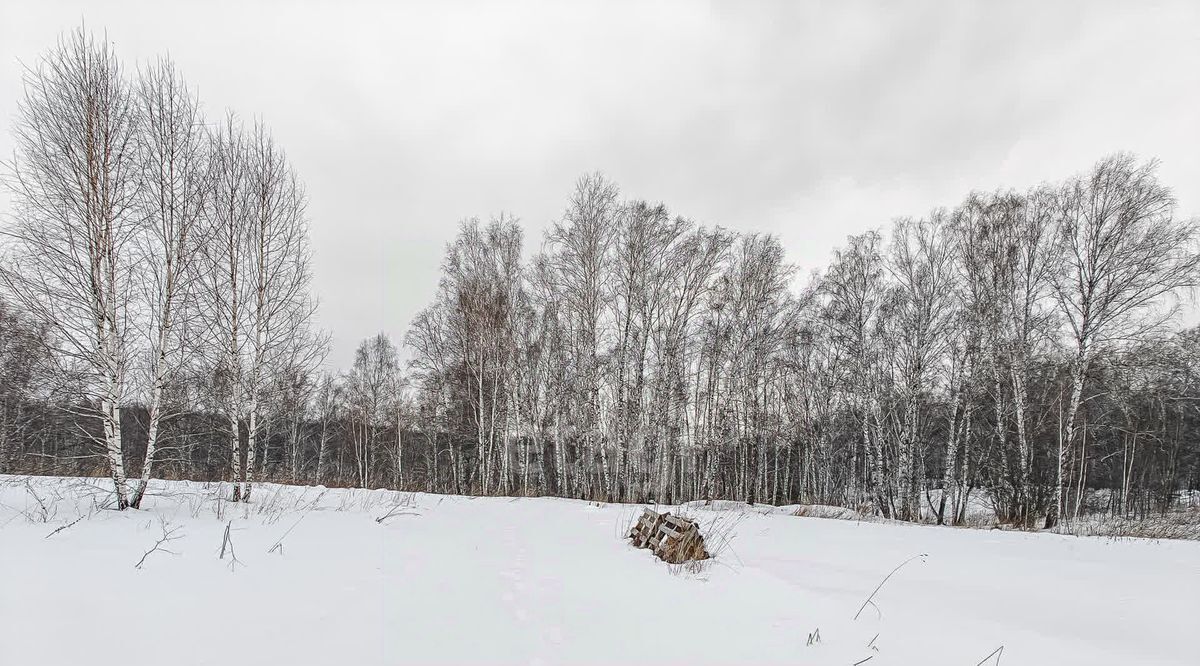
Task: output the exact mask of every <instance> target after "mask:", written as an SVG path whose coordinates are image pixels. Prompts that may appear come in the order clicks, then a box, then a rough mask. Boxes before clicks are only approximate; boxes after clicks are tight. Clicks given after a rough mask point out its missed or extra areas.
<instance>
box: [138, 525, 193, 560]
mask: <svg viewBox="0 0 1200 666" xmlns="http://www.w3.org/2000/svg"><path fill="white" fill-rule="evenodd" d="M167 524H168V523H167V521H166V519H164V518H159V527H160V528H161V529H162V536H161V537H159V539H158V541H155V542H154V546H153V547H151V548H150V550H148V551H146V552H145V553H143V554H142V559H140V560H138V562H137V564H135V565H133V568H134V569H141V568H142V565H143V564H145V563H146V558H147V557H150V554H151V553H154V552H156V551H162V552H164V553H167V554H169V555H177V554H178V553H176V552H175V551H173V550H167V549H166V548H163V545H164V544H168V543H171V542H172V541H174V540H176V539H180V538H182V537H183V535H182V534H177V533H178V532H179V530H180V529H181V528H180V527H178V526H176V527H170V528H168V527H167Z"/></svg>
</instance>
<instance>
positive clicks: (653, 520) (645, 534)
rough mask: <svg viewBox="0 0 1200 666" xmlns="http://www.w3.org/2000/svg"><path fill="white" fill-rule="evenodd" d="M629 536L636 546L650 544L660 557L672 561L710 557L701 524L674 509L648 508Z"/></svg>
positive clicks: (647, 545) (647, 546)
mask: <svg viewBox="0 0 1200 666" xmlns="http://www.w3.org/2000/svg"><path fill="white" fill-rule="evenodd" d="M629 538H630V540H632V542H633V546H634V547H635V548H649V549H650V550H651V551H653V552H654V554H655V555H656V556H658V559H660V560H662V561H664V562H669V563H671V564H682V563H684V562H691V561H693V560H707V559H708V558H709V557H710V556H709V554H708V550H706V549H705V547H704V537H703V536H701V534H700V527H699V526H698V525H696V523H694V522H692V521H690V520H688V519H687V518H682V517H680V516H674V515H671V514H670V513H658V512H655V511H651V510H650V509H646V510H645V511H644V512H643V513H642V517H641V518H639V519H638V522H637V524H636V525H634V526H633V529H631V530H630V531H629Z"/></svg>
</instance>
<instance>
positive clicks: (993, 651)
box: [975, 645, 1004, 666]
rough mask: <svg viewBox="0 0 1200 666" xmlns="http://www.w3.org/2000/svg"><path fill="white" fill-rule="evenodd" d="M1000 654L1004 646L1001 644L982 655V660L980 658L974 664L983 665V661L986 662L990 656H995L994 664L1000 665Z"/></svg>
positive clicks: (976, 665) (1002, 652)
mask: <svg viewBox="0 0 1200 666" xmlns="http://www.w3.org/2000/svg"><path fill="white" fill-rule="evenodd" d="M1002 654H1004V646H1003V645H1001V646H1000V647H998V648H996V649H995V650H992V653H991V654H989V655H988V656H986V657H984V658H983V660H981V661H980V662H979V663H978V664H975V666H983V665H984V663H986V662H987V660H988V659H991V658H992V657H995V658H996V666H1000V655H1002Z"/></svg>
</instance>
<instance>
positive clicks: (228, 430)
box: [0, 31, 1200, 527]
mask: <svg viewBox="0 0 1200 666" xmlns="http://www.w3.org/2000/svg"><path fill="white" fill-rule="evenodd" d="M12 132H13V135H14V137H15V139H16V143H17V146H18V150H17V153H16V155H15V157H14V158H13V160H12V161H11V162H9V163H6V164H5V165H4V166H5V169H4V172H3V173H4V183H5V185H6V186H7V187H8V188H9V191H10V193H11V196H12V200H13V207H12V209H11V210H10V211H8V212H7V214H6V215H5V219H4V223H3V228H2V233H3V238H2V241H3V251H4V263H3V267H2V268H0V292H2V297H3V303H2V304H0V375H2V376H0V472H7V473H23V474H24V473H29V474H95V475H104V476H109V477H111V478H112V480H113V487H114V489H115V492H114V506H116V507H119V508H125V507H126V506H131V507H137V506H138V504H139V502H140V499H141V497H142V493H143V492H144V490H145V488H146V482H147V480H148V479H149V478H151V476H153V477H167V478H191V479H202V480H226V481H232V482H233V484H232V488H233V490H232V492H233V494H234V499H249V498H250V497H251V496H252V492H253V483H254V481H255V480H264V479H265V480H271V481H280V482H294V483H306V484H316V483H319V484H324V485H346V486H361V487H389V488H401V489H412V490H426V491H432V492H445V493H464V494H500V495H535V494H553V495H561V496H569V497H581V498H589V499H596V500H608V501H628V502H644V501H648V500H655V501H659V502H663V503H673V502H680V501H685V500H692V499H716V498H725V499H736V500H745V501H749V502H762V503H771V504H784V503H805V504H833V505H841V506H847V507H851V508H854V509H857V510H860V511H863V512H866V513H878V514H881V515H883V516H886V517H891V518H897V519H902V520H936V521H937V522H946V523H956V522H961V521H962V520H963V519H964V515H965V509H966V506H967V504H968V498H972V497H974V498H984V499H986V500H988V501H990V502H991V504H992V505H993V506H994V507H995V509H996V511H997V513H998V515H999V516H1000V517H1001V518H1002V519H1003V520H1004V521H1006V522H1010V523H1013V524H1019V525H1025V526H1031V527H1032V526H1037V527H1041V526H1043V525H1044V526H1054V525H1055V524H1056V523H1057V522H1059V521H1060V520H1068V519H1071V518H1073V517H1075V516H1078V515H1080V514H1081V513H1095V512H1104V513H1108V514H1112V515H1120V516H1127V517H1139V516H1146V515H1148V514H1152V513H1157V512H1163V511H1168V510H1170V509H1172V508H1173V507H1175V506H1176V505H1177V503H1178V502H1179V501H1180V499H1181V497H1184V496H1187V497H1192V496H1193V495H1191V493H1192V492H1194V491H1196V490H1198V489H1200V440H1198V436H1197V433H1198V432H1200V431H1198V427H1200V385H1197V379H1198V378H1200V330H1198V329H1191V328H1186V327H1184V325H1183V322H1184V321H1186V319H1187V317H1184V316H1181V311H1182V314H1185V315H1186V313H1188V312H1191V311H1193V310H1194V307H1193V306H1192V305H1191V300H1190V299H1191V289H1192V288H1193V287H1195V286H1196V285H1197V282H1198V281H1200V254H1198V246H1197V240H1198V238H1197V224H1196V222H1195V221H1194V220H1192V219H1190V218H1186V217H1184V216H1182V215H1180V214H1179V212H1178V211H1176V206H1175V200H1174V198H1173V196H1172V192H1171V189H1170V188H1169V187H1168V186H1167V185H1166V184H1164V183H1162V182H1160V180H1159V178H1158V176H1157V172H1156V162H1155V161H1154V160H1152V159H1148V160H1146V159H1139V158H1137V157H1135V156H1132V155H1128V154H1116V155H1112V156H1109V157H1105V158H1103V159H1101V160H1100V161H1099V162H1098V163H1096V164H1095V165H1093V166H1092V167H1090V168H1086V165H1080V166H1081V167H1083V168H1085V170H1083V171H1081V172H1080V173H1079V174H1077V175H1069V174H1064V178H1063V180H1061V181H1059V182H1054V183H1044V184H1040V185H1037V186H1035V187H1032V188H1029V189H1023V190H1015V189H999V190H995V191H980V192H971V193H966V194H965V196H964V198H963V200H962V202H961V203H960V204H958V205H956V206H954V207H953V208H937V209H934V210H932V211H930V212H929V213H928V214H927V215H925V216H923V217H919V218H899V219H896V220H894V221H893V222H891V224H890V225H889V226H888V227H887V228H886V230H884V231H870V232H867V233H864V234H861V235H857V236H851V237H849V238H848V239H846V241H845V242H844V243H843V244H842V245H841V247H840V248H839V249H838V250H837V251H836V252H834V254H833V256H832V257H831V258H830V261H829V264H828V266H826V267H824V268H822V269H820V270H810V269H811V267H804V268H805V271H803V272H802V271H801V270H800V267H797V266H795V265H793V264H792V263H790V262H789V261H788V259H787V257H786V256H785V252H784V249H783V246H782V245H781V243H780V241H779V239H778V238H776V237H774V236H771V235H765V234H756V233H741V232H737V231H733V230H729V229H725V228H722V227H719V226H706V225H703V224H699V223H696V222H694V221H692V220H690V219H687V218H684V217H680V216H677V215H675V214H673V213H672V212H671V211H670V210H669V209H668V208H667V207H666V206H665V205H664V204H660V203H654V202H647V201H639V200H631V199H628V198H626V197H624V196H623V195H622V194H621V192H620V190H619V189H618V187H617V186H616V184H614V183H612V182H611V181H609V180H607V179H606V178H605V177H604V176H601V175H599V174H590V175H586V176H584V177H582V178H580V179H579V180H578V182H577V185H576V187H575V189H574V191H573V192H571V193H570V195H569V198H568V199H567V200H566V201H565V210H564V212H563V214H562V216H561V219H559V220H558V221H556V222H555V223H554V224H553V225H552V227H551V228H550V229H549V231H548V232H547V233H546V234H545V237H544V238H541V239H532V241H531V240H530V239H526V238H525V234H524V232H523V230H522V227H521V225H520V223H519V222H518V221H517V220H516V219H515V218H512V217H509V216H498V217H495V218H493V219H490V220H488V221H483V220H477V219H472V220H466V221H464V222H462V223H461V224H460V227H459V231H458V235H457V238H456V239H455V240H454V242H452V243H451V244H450V245H448V246H447V247H446V248H445V256H444V260H443V263H442V275H441V280H440V282H439V284H438V288H437V291H436V295H435V297H434V300H433V302H432V303H431V304H429V306H428V307H427V308H425V309H424V310H423V311H422V312H421V313H420V314H419V315H418V316H417V317H416V318H415V319H414V320H413V321H412V323H411V325H410V327H409V330H408V331H407V332H405V333H404V334H403V336H397V337H396V338H395V339H394V340H393V339H392V338H391V337H389V336H388V335H387V334H384V333H381V334H380V335H378V336H376V337H373V338H371V339H368V340H365V341H363V342H362V343H361V344H360V345H359V347H358V350H357V353H356V355H355V359H354V363H353V366H352V367H351V368H349V369H347V370H345V371H344V372H334V371H329V370H327V369H325V366H326V364H325V362H324V359H325V355H326V350H327V348H328V344H329V339H328V336H327V334H325V333H322V332H320V331H316V330H314V328H313V324H312V318H313V314H314V312H315V309H316V301H315V299H314V297H313V296H312V294H311V293H310V291H311V287H310V283H311V269H310V263H311V262H310V255H311V249H310V247H309V243H308V236H307V233H308V232H307V225H308V219H307V214H306V197H305V191H304V186H303V184H302V183H301V181H300V179H299V177H298V176H297V174H296V172H295V170H294V169H293V168H292V167H291V165H290V164H289V162H288V160H287V157H286V154H285V152H284V151H283V149H282V147H281V146H279V145H278V144H277V143H276V142H275V141H274V140H273V139H272V137H271V134H270V131H269V129H268V128H267V127H266V126H265V125H264V124H263V123H261V122H253V123H250V124H249V125H247V124H245V123H243V122H241V121H240V120H239V119H238V117H237V116H236V115H235V114H233V113H232V112H230V113H226V114H223V115H222V116H221V117H220V118H219V119H216V120H214V119H211V118H205V117H204V114H203V111H202V107H201V104H200V102H199V100H198V99H197V96H196V94H195V92H194V91H193V90H192V89H191V88H189V87H188V86H187V84H186V83H185V82H184V80H183V78H182V77H181V75H180V74H179V72H178V71H177V70H176V69H175V67H174V66H173V65H172V64H171V62H170V61H169V60H166V59H163V60H159V61H156V62H154V63H148V64H143V65H141V66H140V67H138V68H137V69H136V71H133V72H131V71H130V70H128V69H127V68H126V67H124V66H123V64H122V63H121V61H120V60H119V58H118V57H117V56H116V54H115V53H114V52H113V50H112V47H111V45H110V44H109V43H107V42H106V41H105V40H102V39H97V38H95V37H93V36H91V35H89V34H88V33H86V32H84V31H77V32H75V33H73V34H71V35H69V36H67V37H65V38H64V39H63V40H62V41H61V42H60V43H59V45H58V46H57V47H55V48H54V49H52V50H51V51H49V52H48V53H47V54H45V55H44V56H43V57H42V58H41V59H40V60H38V61H37V62H36V63H35V64H33V65H31V66H30V67H29V69H28V70H27V72H26V78H25V95H24V99H23V101H22V103H21V106H20V111H19V114H18V116H17V118H16V119H15V120H14V123H13V126H12ZM399 222H400V223H403V221H399ZM880 222H883V221H880ZM821 223H822V222H821V220H796V221H795V224H796V225H797V228H803V227H804V226H806V225H819V224H821ZM527 244H530V245H536V246H537V247H538V248H540V249H538V250H537V251H532V250H531V249H530V248H528V247H527ZM397 288H402V287H400V286H398V287H397ZM398 344H400V345H404V346H406V347H407V350H406V353H405V354H403V355H402V354H401V353H400V351H399V350H398V348H397V345H398ZM402 356H404V357H407V358H411V361H409V362H407V363H403V364H402V363H401V361H400V359H401V357H402Z"/></svg>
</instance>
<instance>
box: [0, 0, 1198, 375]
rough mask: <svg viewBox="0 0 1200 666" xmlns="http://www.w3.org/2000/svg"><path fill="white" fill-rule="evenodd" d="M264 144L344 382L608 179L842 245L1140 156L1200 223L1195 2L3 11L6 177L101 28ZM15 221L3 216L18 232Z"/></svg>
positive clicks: (802, 247)
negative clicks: (52, 61) (984, 196)
mask: <svg viewBox="0 0 1200 666" xmlns="http://www.w3.org/2000/svg"><path fill="white" fill-rule="evenodd" d="M81 20H83V21H86V23H87V24H88V25H89V26H90V27H93V28H96V29H98V30H100V29H103V30H107V32H108V36H109V38H110V39H111V40H112V41H113V42H114V43H115V44H116V47H117V50H118V52H119V53H120V54H122V55H123V56H124V57H125V59H126V60H127V61H128V62H129V63H130V64H134V63H136V62H137V61H138V60H141V59H146V58H150V57H153V56H154V55H156V54H162V53H166V52H170V55H171V56H172V57H174V59H175V60H176V61H177V63H178V64H179V66H180V68H181V69H182V71H183V73H184V75H185V76H186V77H187V79H188V81H189V83H190V84H191V85H192V86H193V87H195V88H197V89H199V92H200V96H201V99H202V100H203V102H204V105H205V108H206V110H207V111H208V113H209V114H210V115H211V116H218V115H220V114H221V113H222V111H223V110H224V109H225V108H232V109H235V110H236V111H238V112H239V113H241V114H242V115H244V116H261V117H262V118H264V119H265V120H266V121H267V123H268V124H269V125H270V127H271V128H272V130H273V132H274V134H275V135H276V137H277V139H278V140H279V141H280V143H281V144H282V145H283V146H284V147H285V148H286V150H287V151H288V153H289V155H290V157H291V159H292V162H293V163H294V165H295V166H296V168H297V170H298V171H299V172H300V174H301V176H302V178H303V179H304V181H305V182H306V184H307V187H308V193H309V197H310V206H309V215H310V218H311V225H312V243H313V248H314V254H315V262H316V265H315V270H316V290H317V292H318V294H319V296H320V298H321V302H322V306H321V313H320V323H321V325H322V326H323V327H325V328H327V329H329V330H331V331H332V333H333V335H334V351H333V354H332V356H331V358H330V364H331V365H333V366H341V367H344V366H345V365H347V364H348V363H349V361H350V360H351V358H352V355H353V349H354V346H355V345H356V344H357V342H358V340H359V339H361V338H363V337H365V336H368V335H371V334H374V333H376V332H378V331H381V330H382V331H385V332H387V333H388V334H390V335H391V336H392V337H393V338H394V339H395V340H396V341H397V342H399V341H400V340H401V339H402V337H403V334H404V330H405V328H406V326H407V325H408V322H409V321H410V319H411V318H412V317H413V315H414V314H415V313H416V312H417V311H418V310H419V309H420V308H421V307H423V306H424V305H425V304H426V303H428V302H429V300H430V298H431V296H432V294H433V290H434V288H435V286H436V284H437V280H438V266H439V262H440V260H441V255H442V251H443V248H444V246H445V244H446V243H447V242H448V241H449V240H450V239H451V238H452V237H453V235H454V233H455V227H456V224H457V222H458V221H459V220H461V219H463V218H466V217H471V216H479V217H481V218H486V217H488V216H489V215H492V214H495V213H499V212H501V211H505V212H509V213H512V214H514V215H516V216H518V217H519V218H521V220H522V221H523V222H524V224H525V228H526V231H527V236H526V244H527V247H532V248H536V247H537V246H539V245H540V244H541V238H542V233H543V231H544V230H545V228H546V227H547V226H548V224H549V223H550V222H551V221H552V220H554V219H557V218H558V217H560V216H561V214H562V211H563V209H564V207H565V205H566V201H567V197H568V195H569V193H570V190H571V188H572V185H573V183H574V181H575V180H576V179H577V178H578V177H579V176H580V175H581V174H583V173H584V172H588V171H595V170H599V171H602V172H604V173H605V174H607V175H608V176H609V177H610V178H611V179H613V180H614V181H616V182H617V184H618V185H620V187H621V188H622V190H623V192H624V193H625V194H626V196H628V197H637V198H645V199H650V200H653V201H662V202H664V203H666V204H667V205H668V206H669V207H670V208H671V209H672V211H673V212H674V213H678V214H681V215H685V216H688V217H691V218H693V219H695V220H697V221H698V222H701V223H705V224H720V225H723V226H726V227H730V228H733V229H738V230H742V231H762V232H770V233H774V234H777V235H778V236H779V237H780V239H781V240H782V242H783V243H784V245H785V246H786V247H787V249H788V251H789V254H790V259H791V260H792V261H793V262H795V263H797V264H799V266H800V267H801V270H802V271H804V272H808V271H810V270H812V269H814V268H819V267H821V266H823V265H824V264H825V263H826V262H827V260H828V257H829V255H830V252H831V251H832V250H833V249H834V248H835V247H837V246H839V245H840V244H841V242H842V240H843V239H844V238H845V236H846V235H847V234H850V233H858V232H861V231H864V230H866V229H870V228H880V227H883V226H885V225H886V224H888V222H889V220H891V219H892V218H893V217H896V216H901V215H920V214H923V213H925V212H927V211H928V210H929V209H931V208H933V207H935V206H944V205H945V206H948V205H953V204H955V203H956V202H958V201H960V200H961V199H962V197H963V195H965V194H966V193H967V192H968V191H969V190H971V189H994V188H997V187H1021V188H1024V187H1026V186H1029V185H1032V184H1035V183H1038V182H1040V181H1043V180H1047V179H1055V180H1057V179H1060V178H1062V177H1064V176H1067V175H1070V174H1072V173H1075V172H1078V171H1081V170H1084V169H1086V168H1088V167H1089V166H1090V165H1091V164H1092V163H1093V162H1094V161H1095V160H1096V159H1098V158H1099V157H1101V156H1102V155H1104V154H1106V153H1109V152H1112V151H1116V150H1129V151H1134V152H1136V153H1138V154H1141V155H1143V156H1156V157H1158V158H1160V159H1161V160H1162V167H1161V171H1160V173H1161V176H1162V178H1163V180H1164V181H1165V182H1167V183H1168V184H1169V185H1171V186H1173V187H1174V188H1175V191H1176V194H1177V196H1178V199H1179V203H1180V213H1181V214H1185V215H1194V214H1197V213H1200V2H1195V1H1194V0H1193V1H1190V2H1178V3H1165V2H1163V3H1156V2H1126V3H1121V4H1120V5H1118V4H1106V3H1099V2H1078V3H1069V2H1054V3H1043V2H1033V3H1012V2H1004V3H999V2H979V3H971V2H962V1H954V2H943V3H917V2H876V3H865V2H864V3H849V2H803V3H801V2H779V3H766V2H763V3H750V2H727V3H719V4H718V3H714V4H711V5H710V4H706V3H702V2H696V1H692V2H680V3H673V2H648V3H647V2H642V3H629V4H628V5H626V4H624V3H613V2H596V3H572V2H547V3H544V4H542V3H537V4H512V3H496V2H489V3H478V4H476V3H452V2H436V3H435V2H428V3H399V2H389V3H379V4H377V5H376V4H368V3H362V4H356V3H353V2H346V1H342V2H330V3H301V2H263V3H253V2H235V3H228V4H223V3H216V2H204V3H196V4H195V5H193V6H191V7H190V8H189V7H184V6H182V4H181V3H176V2H154V3H138V4H134V3H111V2H97V1H94V0H93V1H89V2H81V3H76V4H69V3H56V2H47V1H43V2H23V1H14V0H3V2H2V3H0V155H3V156H4V159H7V158H8V157H10V156H11V154H12V146H13V142H12V136H11V122H12V118H13V117H14V114H15V112H16V103H17V99H18V97H19V96H20V94H21V83H20V76H21V64H20V62H21V61H23V62H26V63H32V62H34V61H35V60H36V58H37V57H38V55H39V54H40V53H41V52H43V51H44V50H45V49H46V48H47V47H49V46H50V45H51V44H52V43H53V42H54V41H55V39H56V38H57V37H58V36H59V34H60V33H62V32H63V31H64V30H69V29H71V28H72V27H74V26H76V25H78V24H79V23H80V21H81ZM7 212H8V204H7V200H6V199H4V198H0V215H3V214H7Z"/></svg>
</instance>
